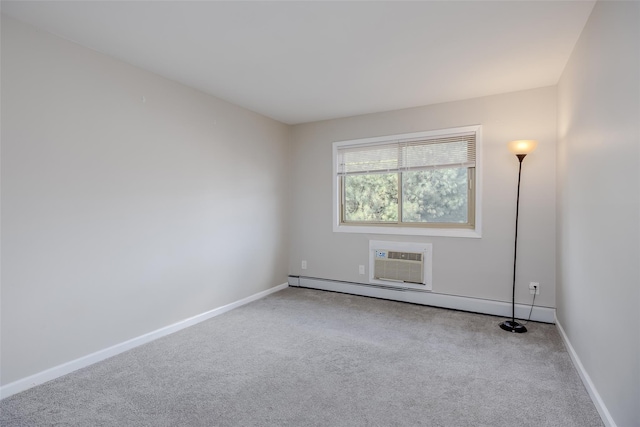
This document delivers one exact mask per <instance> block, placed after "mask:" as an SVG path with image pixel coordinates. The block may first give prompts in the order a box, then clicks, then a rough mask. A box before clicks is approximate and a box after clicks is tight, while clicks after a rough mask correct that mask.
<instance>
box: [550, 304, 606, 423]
mask: <svg viewBox="0 0 640 427" xmlns="http://www.w3.org/2000/svg"><path fill="white" fill-rule="evenodd" d="M556 327H557V328H558V332H560V336H561V337H562V341H564V345H565V347H566V348H567V352H568V353H569V356H570V357H571V361H572V362H573V365H574V366H575V367H576V370H577V371H578V374H579V375H580V379H581V380H582V383H583V384H584V387H585V388H586V389H587V392H588V393H589V396H590V397H591V400H592V401H593V404H594V405H595V406H596V409H597V410H598V413H599V414H600V418H602V422H603V423H604V425H605V426H606V427H617V426H616V423H615V421H613V417H611V414H610V413H609V410H608V409H607V407H606V405H605V404H604V402H603V401H602V398H601V397H600V393H598V390H597V389H596V386H595V385H594V384H593V382H592V381H591V377H590V376H589V374H588V373H587V371H586V370H585V369H584V366H583V365H582V362H581V361H580V358H579V357H578V353H576V351H575V350H574V349H573V346H572V345H571V342H570V341H569V337H567V334H566V333H565V332H564V329H563V328H562V325H561V324H560V322H559V321H558V318H557V317H556Z"/></svg>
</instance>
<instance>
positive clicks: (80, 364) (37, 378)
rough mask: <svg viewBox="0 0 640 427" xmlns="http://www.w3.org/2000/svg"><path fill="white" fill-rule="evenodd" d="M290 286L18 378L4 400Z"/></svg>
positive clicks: (3, 390) (1, 394) (1, 391)
mask: <svg viewBox="0 0 640 427" xmlns="http://www.w3.org/2000/svg"><path fill="white" fill-rule="evenodd" d="M288 286H289V285H288V284H287V283H283V284H281V285H278V286H274V287H273V288H270V289H267V290H266V291H262V292H258V293H257V294H253V295H250V296H248V297H246V298H243V299H241V300H239V301H235V302H232V303H231V304H227V305H224V306H222V307H218V308H214V309H213V310H209V311H207V312H205V313H201V314H198V315H196V316H193V317H189V318H188V319H184V320H181V321H180V322H177V323H174V324H172V325H169V326H165V327H164V328H160V329H157V330H155V331H152V332H149V333H147V334H144V335H141V336H139V337H136V338H132V339H130V340H127V341H124V342H121V343H120V344H116V345H114V346H111V347H109V348H105V349H103V350H99V351H96V352H95V353H91V354H88V355H86V356H83V357H80V358H78V359H75V360H72V361H70V362H67V363H63V364H62V365H58V366H54V367H53V368H50V369H47V370H45V371H42V372H39V373H37V374H34V375H31V376H28V377H26V378H22V379H20V380H17V381H14V382H12V383H9V384H7V385H5V386H2V387H0V399H4V398H6V397H9V396H12V395H14V394H16V393H20V392H21V391H24V390H27V389H29V388H31V387H34V386H37V385H40V384H43V383H45V382H47V381H51V380H53V379H56V378H58V377H61V376H63V375H66V374H69V373H71V372H73V371H77V370H78V369H81V368H84V367H86V366H89V365H92V364H94V363H97V362H100V361H102V360H105V359H108V358H109V357H113V356H115V355H117V354H120V353H124V352H125V351H127V350H131V349H132V348H135V347H138V346H140V345H142V344H146V343H148V342H150V341H153V340H156V339H158V338H161V337H164V336H166V335H169V334H172V333H174V332H178V331H179V330H181V329H185V328H188V327H189V326H193V325H195V324H197V323H200V322H203V321H205V320H208V319H211V318H212V317H215V316H219V315H221V314H223V313H226V312H228V311H230V310H233V309H234V308H237V307H240V306H242V305H245V304H248V303H250V302H253V301H255V300H258V299H260V298H264V297H266V296H267V295H269V294H272V293H274V292H278V291H281V290H282V289H284V288H286V287H288Z"/></svg>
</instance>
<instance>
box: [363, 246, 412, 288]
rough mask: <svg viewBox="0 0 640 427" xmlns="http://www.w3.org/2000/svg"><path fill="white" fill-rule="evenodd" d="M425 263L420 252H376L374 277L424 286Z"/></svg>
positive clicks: (380, 250) (379, 250)
mask: <svg viewBox="0 0 640 427" xmlns="http://www.w3.org/2000/svg"><path fill="white" fill-rule="evenodd" d="M423 270H424V262H423V257H422V253H420V252H398V251H388V250H384V249H378V250H376V254H375V261H374V273H373V277H374V278H375V279H378V280H387V281H392V282H408V283H417V284H420V285H423V284H424V283H423V277H424V274H423Z"/></svg>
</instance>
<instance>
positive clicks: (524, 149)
mask: <svg viewBox="0 0 640 427" xmlns="http://www.w3.org/2000/svg"><path fill="white" fill-rule="evenodd" d="M536 145H538V143H537V142H536V141H533V140H530V139H521V140H518V141H511V142H510V143H509V144H508V147H509V151H511V152H512V153H513V154H515V155H516V157H517V158H518V161H519V162H520V167H519V168H518V196H517V198H516V234H515V242H514V250H513V289H512V296H511V320H505V321H504V322H502V323H500V327H501V328H502V329H504V330H505V331H509V332H515V333H519V334H521V333H524V332H527V328H525V327H524V325H521V324H520V323H518V322H516V259H517V256H518V211H519V209H520V176H521V175H522V161H523V160H524V158H525V156H526V155H527V154H529V153H531V152H532V151H533V150H535V148H536Z"/></svg>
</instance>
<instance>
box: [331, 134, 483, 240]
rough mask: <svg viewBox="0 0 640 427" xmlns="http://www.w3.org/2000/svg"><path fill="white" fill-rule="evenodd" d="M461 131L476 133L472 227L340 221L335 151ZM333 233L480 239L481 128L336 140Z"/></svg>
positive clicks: (334, 145) (335, 156) (339, 193)
mask: <svg viewBox="0 0 640 427" xmlns="http://www.w3.org/2000/svg"><path fill="white" fill-rule="evenodd" d="M464 132H475V134H476V166H475V208H474V213H475V220H474V227H473V228H451V227H410V226H402V227H398V226H388V225H375V224H372V225H352V224H344V223H341V222H340V217H341V215H340V214H341V213H340V205H341V204H340V197H341V192H340V180H339V178H338V171H337V161H336V159H337V156H338V148H339V147H343V146H345V145H358V144H373V143H383V142H391V141H394V140H398V139H413V138H424V137H428V138H432V137H438V136H445V135H450V134H459V133H464ZM333 231H334V232H335V233H360V234H390V235H413V236H442V237H468V238H480V237H482V125H473V126H463V127H457V128H448V129H439V130H430V131H424V132H414V133H405V134H398V135H388V136H379V137H372V138H362V139H353V140H348V141H337V142H334V143H333Z"/></svg>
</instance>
